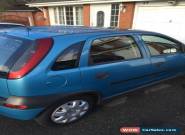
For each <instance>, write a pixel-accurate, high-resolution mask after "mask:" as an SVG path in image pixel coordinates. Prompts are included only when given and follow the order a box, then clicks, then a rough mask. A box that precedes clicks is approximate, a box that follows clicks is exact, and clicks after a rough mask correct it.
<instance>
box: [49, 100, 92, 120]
mask: <svg viewBox="0 0 185 135" xmlns="http://www.w3.org/2000/svg"><path fill="white" fill-rule="evenodd" d="M88 110H89V104H88V102H87V101H84V100H73V101H69V102H67V103H65V104H63V105H61V106H59V107H58V108H57V109H56V110H55V111H54V112H53V113H52V115H51V120H52V121H53V122H55V123H58V124H62V123H63V124H65V123H70V122H73V121H75V120H77V119H79V118H81V117H82V116H83V115H85V114H86V113H87V112H88Z"/></svg>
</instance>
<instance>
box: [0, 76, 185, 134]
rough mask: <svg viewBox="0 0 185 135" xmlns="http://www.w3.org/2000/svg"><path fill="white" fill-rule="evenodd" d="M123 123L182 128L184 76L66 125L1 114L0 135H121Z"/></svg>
mask: <svg viewBox="0 0 185 135" xmlns="http://www.w3.org/2000/svg"><path fill="white" fill-rule="evenodd" d="M122 126H150V127H151V126H154V127H160V126H162V127H179V128H181V129H182V131H185V77H181V78H178V79H173V80H171V81H166V82H164V83H161V84H158V85H155V86H153V87H150V88H145V89H142V90H140V91H137V92H134V93H130V94H127V95H125V96H122V97H119V98H117V99H116V100H114V101H112V102H110V103H108V104H105V105H104V106H103V107H100V109H98V110H97V111H96V112H94V113H93V114H91V115H90V116H89V117H87V118H85V119H83V120H81V121H80V122H78V123H74V124H72V125H70V126H68V127H63V128H57V129H47V128H43V127H40V126H39V125H37V123H35V122H34V121H18V120H12V119H8V118H4V117H0V135H120V133H119V128H120V127H122ZM181 134H183V132H181Z"/></svg>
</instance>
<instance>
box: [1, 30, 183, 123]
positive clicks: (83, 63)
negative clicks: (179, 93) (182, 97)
mask: <svg viewBox="0 0 185 135" xmlns="http://www.w3.org/2000/svg"><path fill="white" fill-rule="evenodd" d="M184 74H185V46H184V44H183V43H181V42H179V41H177V40H175V39H173V38H171V37H168V36H165V35H162V34H159V33H154V32H147V31H139V30H115V29H99V28H88V27H72V26H71V27H70V26H68V27H67V26H66V27H65V26H53V27H30V28H17V29H16V30H14V31H11V32H6V33H1V34H0V103H1V105H0V114H1V115H3V116H7V117H11V118H15V119H20V120H30V119H35V120H36V121H37V122H38V123H40V124H42V125H47V126H51V125H66V124H69V123H72V122H75V121H77V120H79V119H81V118H82V117H84V116H86V115H87V114H88V113H90V112H91V111H92V110H93V108H94V107H95V106H96V105H98V104H101V103H103V102H104V101H106V100H108V99H110V98H112V97H115V96H118V95H121V94H124V93H127V92H131V91H133V90H136V89H139V88H141V87H146V86H149V85H152V84H155V83H158V82H160V81H162V80H166V79H170V78H174V77H177V76H180V75H184Z"/></svg>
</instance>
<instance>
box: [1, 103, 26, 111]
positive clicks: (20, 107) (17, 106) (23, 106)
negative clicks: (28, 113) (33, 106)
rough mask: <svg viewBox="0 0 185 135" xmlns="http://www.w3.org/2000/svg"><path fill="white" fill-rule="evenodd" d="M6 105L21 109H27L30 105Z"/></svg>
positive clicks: (6, 105)
mask: <svg viewBox="0 0 185 135" xmlns="http://www.w3.org/2000/svg"><path fill="white" fill-rule="evenodd" d="M4 106H5V107H7V108H12V109H19V110H25V109H27V108H28V106H26V105H13V104H4Z"/></svg>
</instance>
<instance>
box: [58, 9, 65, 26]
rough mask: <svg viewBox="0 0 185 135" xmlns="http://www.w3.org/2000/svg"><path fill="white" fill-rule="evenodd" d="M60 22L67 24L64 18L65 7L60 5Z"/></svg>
mask: <svg viewBox="0 0 185 135" xmlns="http://www.w3.org/2000/svg"><path fill="white" fill-rule="evenodd" d="M58 9H59V22H60V24H65V20H64V8H63V7H59V8H58Z"/></svg>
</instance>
